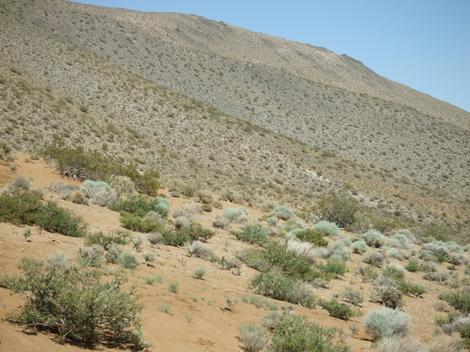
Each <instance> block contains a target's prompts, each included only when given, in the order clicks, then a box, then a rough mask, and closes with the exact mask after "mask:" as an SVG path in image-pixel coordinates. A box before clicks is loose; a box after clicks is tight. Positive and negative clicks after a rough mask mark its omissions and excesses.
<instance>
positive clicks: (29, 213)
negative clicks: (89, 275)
mask: <svg viewBox="0 0 470 352" xmlns="http://www.w3.org/2000/svg"><path fill="white" fill-rule="evenodd" d="M0 222H11V223H14V224H24V225H37V226H39V227H41V228H43V229H44V230H46V231H49V232H57V233H60V234H62V235H65V236H72V237H80V236H82V235H84V234H85V233H86V227H85V225H84V224H83V223H82V221H81V219H80V218H78V217H76V216H74V215H73V214H72V213H70V212H69V211H68V210H65V209H62V208H59V207H58V206H57V205H56V204H55V203H52V202H47V203H43V202H42V198H41V194H39V193H37V192H21V193H12V194H9V193H3V194H0Z"/></svg>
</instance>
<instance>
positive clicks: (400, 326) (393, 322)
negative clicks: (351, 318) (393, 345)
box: [364, 308, 410, 340]
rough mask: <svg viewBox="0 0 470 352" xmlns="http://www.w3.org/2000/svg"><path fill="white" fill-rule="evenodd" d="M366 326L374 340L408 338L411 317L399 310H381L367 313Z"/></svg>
mask: <svg viewBox="0 0 470 352" xmlns="http://www.w3.org/2000/svg"><path fill="white" fill-rule="evenodd" d="M364 324H365V325H366V328H367V330H368V331H369V332H371V333H372V335H373V337H374V339H376V340H377V339H381V338H385V337H392V336H406V335H407V334H408V332H409V330H410V316H409V315H408V314H407V313H404V312H402V311H400V310H398V309H391V308H379V309H375V310H373V311H370V312H367V314H366V316H365V317H364Z"/></svg>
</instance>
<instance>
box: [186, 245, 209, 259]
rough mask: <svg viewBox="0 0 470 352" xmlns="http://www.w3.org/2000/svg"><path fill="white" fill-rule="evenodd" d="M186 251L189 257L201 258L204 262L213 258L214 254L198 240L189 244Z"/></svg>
mask: <svg viewBox="0 0 470 352" xmlns="http://www.w3.org/2000/svg"><path fill="white" fill-rule="evenodd" d="M187 250H188V254H189V255H190V256H191V257H196V258H202V259H205V260H211V259H212V258H214V252H212V250H211V249H210V248H209V247H207V246H206V245H205V244H204V243H202V242H201V241H198V240H196V241H193V242H191V244H189V245H188V248H187Z"/></svg>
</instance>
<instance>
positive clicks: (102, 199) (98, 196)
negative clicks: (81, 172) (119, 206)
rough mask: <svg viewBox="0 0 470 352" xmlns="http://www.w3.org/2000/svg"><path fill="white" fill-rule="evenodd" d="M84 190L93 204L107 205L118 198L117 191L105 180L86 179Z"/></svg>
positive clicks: (83, 185)
mask: <svg viewBox="0 0 470 352" xmlns="http://www.w3.org/2000/svg"><path fill="white" fill-rule="evenodd" d="M82 191H83V194H84V195H85V197H86V198H87V199H89V201H90V203H92V204H97V205H101V206H107V205H109V204H111V203H113V202H115V201H116V199H117V194H116V192H115V191H114V190H113V189H112V188H111V186H110V185H108V184H107V183H106V182H104V181H92V180H85V181H84V182H83V184H82Z"/></svg>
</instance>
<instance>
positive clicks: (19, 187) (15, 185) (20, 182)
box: [5, 176, 31, 193]
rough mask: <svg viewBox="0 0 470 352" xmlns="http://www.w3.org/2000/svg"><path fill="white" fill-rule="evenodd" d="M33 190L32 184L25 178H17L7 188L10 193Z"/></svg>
mask: <svg viewBox="0 0 470 352" xmlns="http://www.w3.org/2000/svg"><path fill="white" fill-rule="evenodd" d="M30 190H31V182H30V181H29V180H28V179H27V178H26V177H24V176H15V178H14V179H13V180H12V181H11V182H10V183H9V184H8V185H7V186H6V187H5V191H6V192H8V193H16V192H28V191H30Z"/></svg>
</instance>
